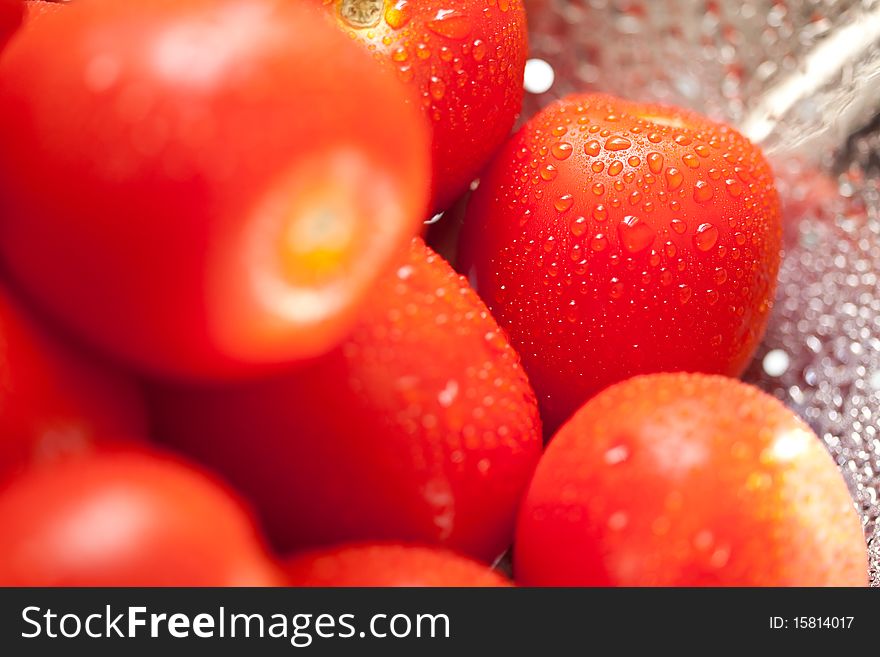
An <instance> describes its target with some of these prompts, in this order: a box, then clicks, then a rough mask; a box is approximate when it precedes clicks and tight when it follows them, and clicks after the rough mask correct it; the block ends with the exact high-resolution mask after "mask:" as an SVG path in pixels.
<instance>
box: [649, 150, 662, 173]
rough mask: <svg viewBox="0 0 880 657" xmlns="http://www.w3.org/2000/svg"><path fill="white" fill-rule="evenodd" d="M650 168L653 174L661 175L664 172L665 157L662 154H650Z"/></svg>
mask: <svg viewBox="0 0 880 657" xmlns="http://www.w3.org/2000/svg"><path fill="white" fill-rule="evenodd" d="M647 160H648V168H649V169H650V170H651V173H660V172H661V171H663V156H662V155H661V154H660V153H648V157H647Z"/></svg>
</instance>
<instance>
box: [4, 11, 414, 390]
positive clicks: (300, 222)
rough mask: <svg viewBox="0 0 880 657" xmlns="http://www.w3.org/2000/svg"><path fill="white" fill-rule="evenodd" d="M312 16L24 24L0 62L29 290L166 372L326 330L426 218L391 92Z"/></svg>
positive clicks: (7, 156)
mask: <svg viewBox="0 0 880 657" xmlns="http://www.w3.org/2000/svg"><path fill="white" fill-rule="evenodd" d="M315 14H316V15H312V13H311V10H309V9H308V8H303V7H302V6H299V5H298V4H297V3H278V2H274V1H272V0H180V1H178V2H169V1H168V0H140V1H139V2H120V1H119V0H78V1H77V2H75V3H73V4H71V5H70V6H68V7H65V10H64V11H59V12H55V13H53V14H47V15H46V16H43V17H42V18H41V19H40V20H39V21H37V22H35V23H33V24H32V25H31V26H30V28H29V29H27V30H25V31H24V33H22V34H21V35H20V38H18V39H16V40H15V42H14V43H13V45H12V46H11V47H10V48H9V49H8V51H7V53H6V56H5V57H4V58H3V60H2V62H0V141H2V143H3V148H2V149H0V198H2V217H0V242H2V245H0V251H2V255H3V257H4V258H5V260H6V263H7V265H8V266H9V268H10V269H11V271H12V273H13V274H14V276H15V277H16V278H17V279H18V281H19V282H20V283H21V284H22V286H23V287H24V288H26V290H27V291H28V292H29V293H30V294H31V295H32V296H33V297H34V298H35V299H36V300H38V301H39V303H40V304H42V305H43V306H44V307H45V308H46V309H48V310H49V311H50V312H51V313H52V314H53V315H54V316H56V317H57V318H59V319H60V320H63V322H64V323H65V324H66V325H68V326H70V327H72V328H73V329H75V330H76V331H78V332H79V333H80V334H81V335H83V336H85V337H87V338H88V339H89V340H90V341H92V342H93V343H94V344H96V345H98V346H100V347H102V348H103V349H105V350H107V351H108V352H111V353H113V354H115V355H117V356H120V357H123V358H125V359H126V360H128V361H129V362H131V363H133V364H136V365H137V366H139V367H140V368H143V369H147V370H150V371H155V372H161V373H163V374H171V375H181V376H188V377H198V378H201V377H215V376H217V377H224V376H236V375H239V374H241V373H243V372H245V371H249V370H251V369H253V368H254V367H259V366H261V365H263V366H268V365H270V364H276V363H281V362H289V361H292V360H297V359H300V358H302V357H305V356H311V355H314V354H315V353H317V352H321V351H326V350H327V349H328V348H330V346H331V345H333V344H335V343H336V342H338V340H339V339H340V337H341V336H342V335H343V334H344V333H345V332H347V331H348V330H349V329H350V327H351V325H352V323H353V321H354V316H353V313H354V311H355V310H357V309H358V308H357V307H358V306H359V305H360V303H361V302H362V297H363V296H364V294H365V292H366V290H367V289H369V288H370V287H372V285H373V282H374V279H375V278H376V277H377V275H378V274H379V272H380V270H384V269H386V268H387V266H388V263H389V262H390V261H391V259H392V258H394V257H398V256H399V253H400V252H403V251H404V250H405V245H406V243H407V241H408V240H409V238H410V237H411V236H412V235H413V234H414V233H415V232H416V231H417V229H418V226H419V222H420V221H421V220H422V218H423V213H424V211H425V201H426V196H427V170H428V158H429V153H428V145H427V136H426V133H425V129H424V126H423V125H422V120H421V118H420V117H419V116H418V114H417V113H416V112H415V111H414V110H413V109H412V108H411V107H408V106H407V105H406V102H405V97H406V93H405V90H404V88H403V86H402V85H400V84H399V83H398V82H397V81H396V80H394V79H393V76H392V75H390V74H385V73H384V72H382V71H380V70H378V68H377V67H376V66H375V65H373V64H372V62H371V61H370V59H369V57H366V56H365V55H364V53H363V51H362V50H361V49H360V48H358V47H355V46H354V45H351V44H349V43H348V39H346V38H345V37H344V36H343V35H340V34H339V33H338V31H336V30H334V29H333V28H332V27H330V26H327V25H326V24H325V20H324V19H323V17H322V16H320V15H317V14H318V12H315ZM59 43H63V44H64V56H63V57H47V56H46V53H47V52H48V51H51V50H52V49H54V48H56V47H57V44H59ZM316 99H317V100H316ZM318 101H320V102H318Z"/></svg>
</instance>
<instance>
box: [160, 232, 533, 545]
mask: <svg viewBox="0 0 880 657" xmlns="http://www.w3.org/2000/svg"><path fill="white" fill-rule="evenodd" d="M155 407H156V417H155V420H156V427H157V434H158V436H159V437H160V438H164V439H165V440H167V441H169V442H170V443H171V444H173V445H174V446H175V447H177V448H180V449H182V450H184V451H185V452H187V453H189V454H191V455H193V456H195V457H196V458H197V459H200V460H201V461H203V462H205V463H208V464H210V465H211V466H213V467H215V468H216V469H217V470H218V471H220V472H221V473H223V474H224V476H226V477H228V478H229V480H230V481H231V482H232V483H233V484H234V485H235V486H236V487H237V488H238V489H239V490H241V491H243V492H244V493H245V494H246V495H248V496H249V497H250V499H251V500H252V501H253V502H254V504H255V506H256V507H257V508H258V509H259V511H260V512H261V513H262V515H263V518H264V521H265V524H266V525H267V527H268V530H269V533H270V536H271V537H272V538H273V539H274V541H275V542H276V544H277V545H278V546H279V547H280V548H281V549H283V550H291V549H296V548H302V547H307V546H314V545H328V544H334V543H338V542H341V541H349V540H384V539H391V540H402V541H415V542H423V543H441V544H444V545H446V546H448V547H450V548H453V549H456V550H459V551H462V552H465V553H467V554H471V555H475V556H477V557H479V558H481V559H485V560H487V561H488V560H492V559H494V558H495V557H496V556H498V555H499V554H500V553H501V552H502V551H503V550H504V549H505V548H506V547H507V546H508V545H509V543H510V541H511V538H512V532H513V524H514V517H515V512H516V508H517V505H518V503H519V498H520V495H521V494H522V491H523V490H524V488H525V486H526V484H527V483H528V480H529V477H530V476H531V473H532V469H533V467H534V465H535V463H536V461H537V459H538V457H539V455H540V450H541V435H540V421H539V419H538V412H537V407H536V404H535V399H534V394H533V393H532V391H531V388H530V387H529V384H528V381H527V380H526V376H525V374H524V373H523V371H522V368H521V367H520V364H519V359H518V357H517V356H516V354H515V353H514V351H513V349H512V348H511V347H510V345H509V344H508V343H507V340H506V339H505V338H504V336H503V334H502V333H501V331H500V330H499V329H498V326H497V324H495V322H494V320H493V319H492V318H491V316H490V315H489V312H488V311H487V310H486V307H485V306H484V305H483V304H482V302H481V301H480V299H479V297H477V295H476V294H475V293H473V291H471V290H470V289H469V288H468V287H467V285H466V283H465V281H464V280H463V279H462V278H461V277H460V276H458V275H456V274H455V273H454V272H453V271H452V269H451V268H450V267H449V265H448V264H447V263H446V262H445V261H443V260H442V259H441V258H440V257H439V256H437V255H436V254H434V253H433V252H431V251H430V250H428V249H427V247H425V246H424V243H422V242H421V240H418V241H416V242H414V243H413V247H412V249H411V251H410V254H409V257H408V258H407V259H406V260H405V261H403V262H402V263H401V264H400V267H399V268H398V269H397V270H396V271H394V272H391V273H390V274H388V275H387V276H386V277H385V278H384V279H383V280H381V282H380V284H379V285H378V286H377V287H376V289H375V290H374V291H373V294H372V295H371V298H370V301H369V303H368V310H367V313H366V315H365V316H364V317H363V319H362V320H361V322H360V323H359V324H358V326H357V327H356V328H355V331H354V333H353V334H352V335H351V336H350V337H349V338H348V339H347V340H346V341H345V342H343V344H342V345H341V346H339V347H338V348H337V349H336V350H334V351H333V352H331V353H330V354H328V355H327V356H325V357H324V358H322V359H320V360H318V361H316V362H315V363H313V364H312V365H310V366H308V367H306V368H303V369H301V370H298V371H297V372H294V373H289V374H284V375H281V376H279V377H277V378H275V379H274V380H270V381H265V382H259V383H254V384H246V385H238V386H235V387H223V388H219V387H218V388H183V387H170V386H169V387H164V388H162V389H159V390H157V391H156V399H155Z"/></svg>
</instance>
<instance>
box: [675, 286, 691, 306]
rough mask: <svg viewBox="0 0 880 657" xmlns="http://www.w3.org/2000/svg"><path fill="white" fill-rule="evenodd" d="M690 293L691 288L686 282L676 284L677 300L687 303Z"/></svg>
mask: <svg viewBox="0 0 880 657" xmlns="http://www.w3.org/2000/svg"><path fill="white" fill-rule="evenodd" d="M692 294H693V293H692V292H691V288H690V287H689V286H688V285H687V284H685V283H682V284H681V285H679V286H678V300H679V301H681V302H682V303H687V302H688V301H690V300H691V295H692Z"/></svg>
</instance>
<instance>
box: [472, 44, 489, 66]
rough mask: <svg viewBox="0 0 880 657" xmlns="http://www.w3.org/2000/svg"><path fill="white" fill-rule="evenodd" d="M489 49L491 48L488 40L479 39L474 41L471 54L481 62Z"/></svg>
mask: <svg viewBox="0 0 880 657" xmlns="http://www.w3.org/2000/svg"><path fill="white" fill-rule="evenodd" d="M488 51H489V49H488V47H487V46H486V42H485V41H483V40H482V39H477V40H476V41H474V44H473V50H472V51H471V55H473V58H474V59H475V60H476V61H478V62H481V61H483V60H484V59H485V58H486V53H487V52H488Z"/></svg>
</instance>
